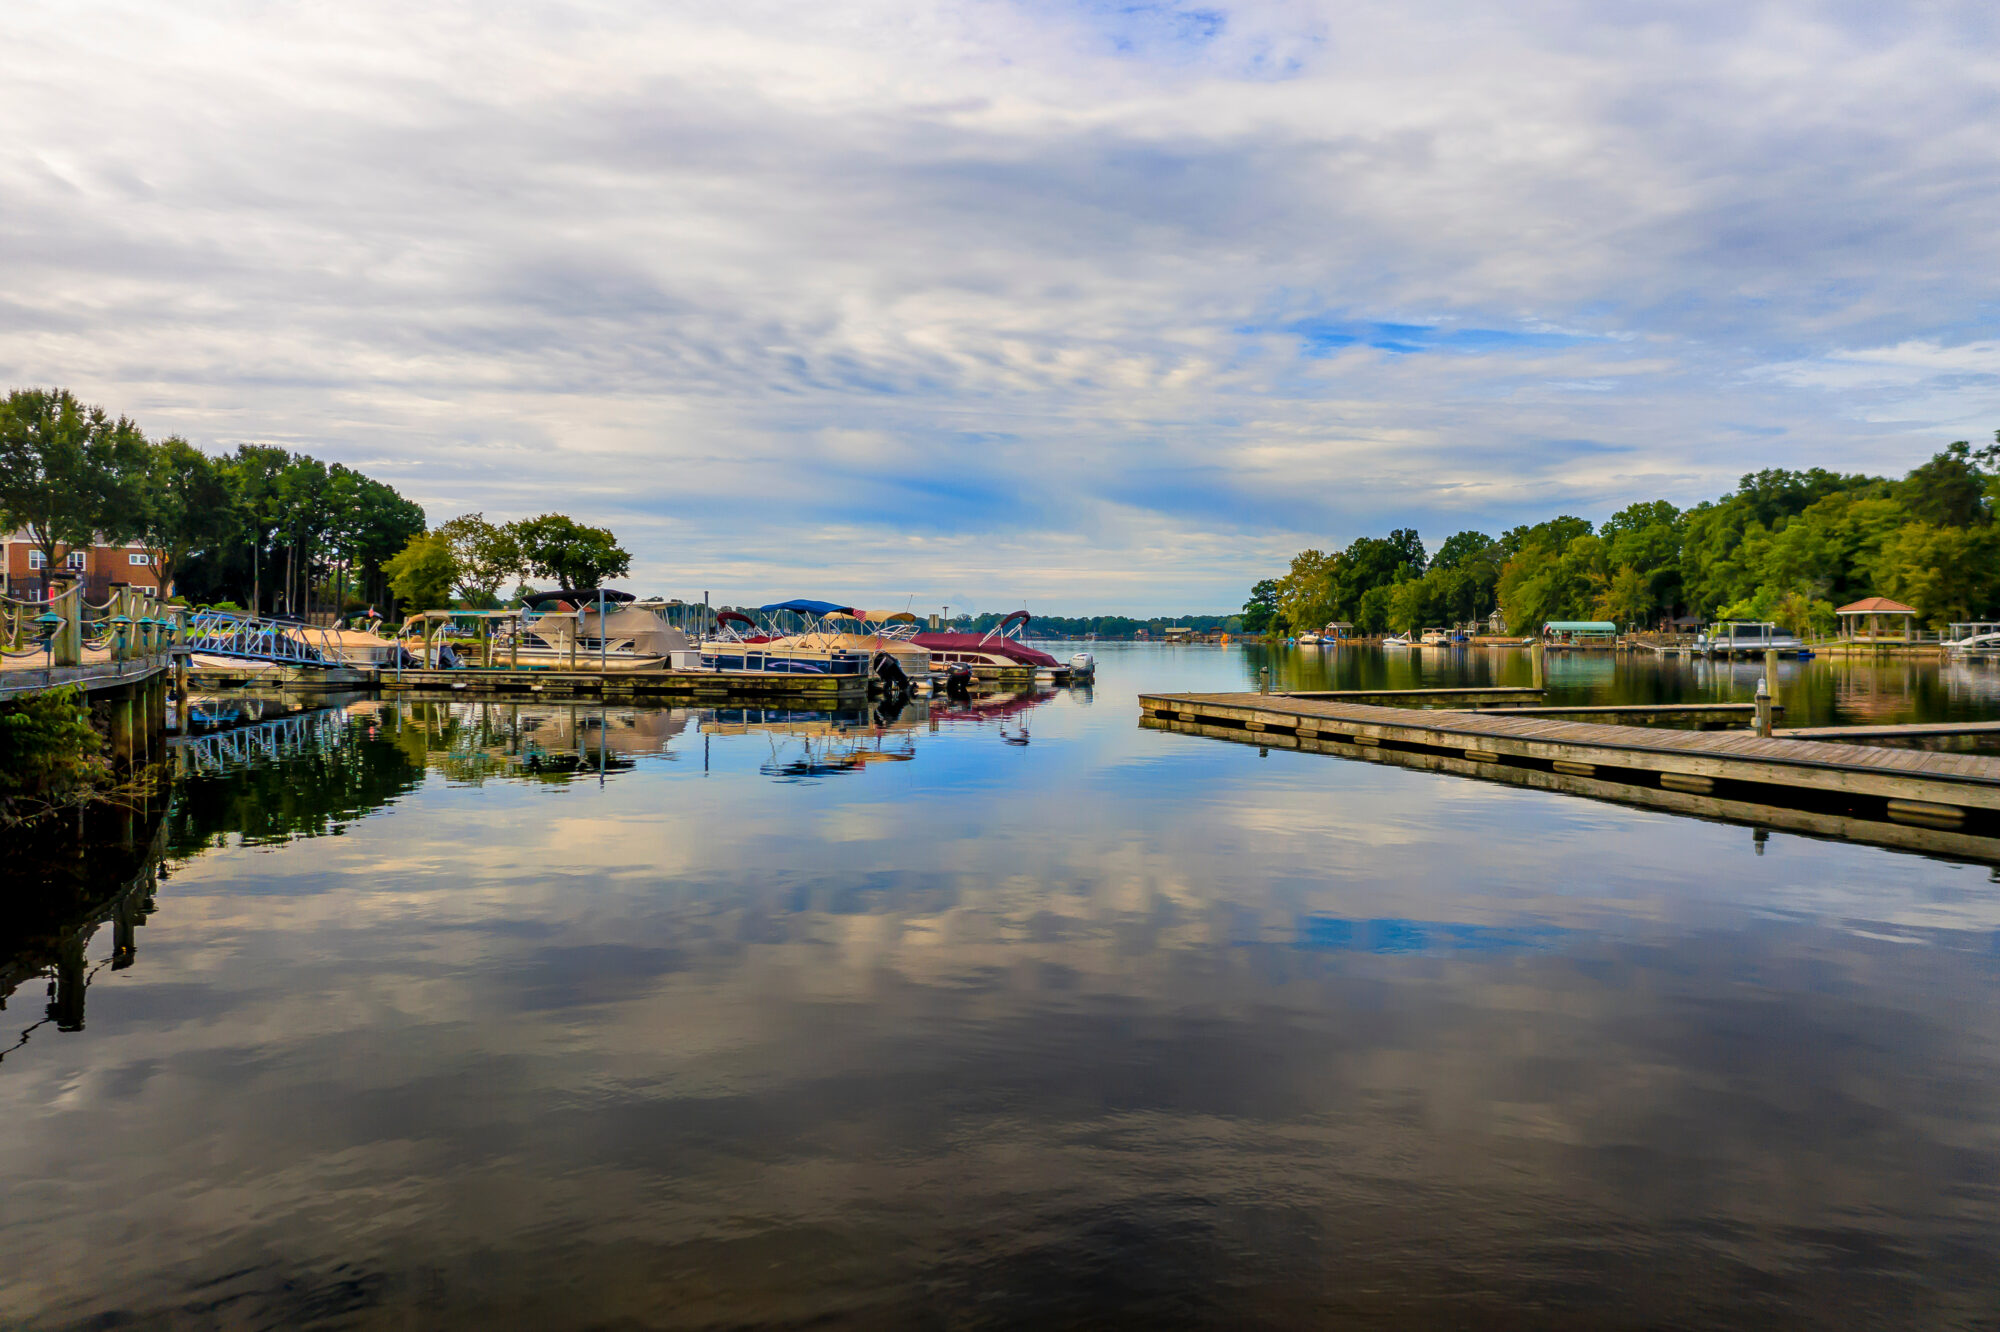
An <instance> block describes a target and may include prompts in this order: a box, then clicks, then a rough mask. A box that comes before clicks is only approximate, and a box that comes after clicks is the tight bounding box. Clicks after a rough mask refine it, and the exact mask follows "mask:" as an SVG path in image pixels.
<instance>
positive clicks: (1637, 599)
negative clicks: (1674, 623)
mask: <svg viewBox="0 0 2000 1332" xmlns="http://www.w3.org/2000/svg"><path fill="white" fill-rule="evenodd" d="M1658 604H1659V603H1658V602H1656V601H1654V600H1653V584H1652V580H1651V579H1649V578H1647V577H1646V575H1645V574H1644V573H1642V572H1641V571H1640V570H1638V569H1636V568H1634V567H1633V566H1631V565H1629V564H1628V565H1625V566H1624V567H1623V568H1621V569H1620V570H1619V571H1618V572H1617V573H1615V574H1613V575H1611V577H1610V579H1609V580H1608V581H1607V582H1606V583H1605V584H1604V588H1603V590H1602V591H1600V592H1599V593H1598V594H1597V600H1596V604H1595V606H1594V607H1593V609H1594V610H1595V611H1596V612H1597V618H1598V619H1600V620H1610V621H1611V622H1612V623H1614V624H1626V625H1633V624H1644V623H1645V622H1646V621H1647V620H1648V619H1649V618H1650V617H1651V616H1652V613H1653V608H1654V607H1655V606H1657V605H1658Z"/></svg>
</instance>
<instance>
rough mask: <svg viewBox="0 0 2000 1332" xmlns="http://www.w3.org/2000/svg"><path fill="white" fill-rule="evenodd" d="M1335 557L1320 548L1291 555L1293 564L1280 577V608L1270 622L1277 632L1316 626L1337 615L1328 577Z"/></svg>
mask: <svg viewBox="0 0 2000 1332" xmlns="http://www.w3.org/2000/svg"><path fill="white" fill-rule="evenodd" d="M1334 559H1335V557H1333V556H1329V555H1327V554H1325V553H1324V552H1322V551H1318V550H1302V551H1300V552H1299V553H1298V554H1296V555H1294V556H1292V567H1291V568H1290V569H1287V570H1286V571H1285V576H1284V577H1283V578H1280V579H1279V580H1278V587H1277V594H1278V609H1277V614H1276V615H1275V616H1274V617H1273V619H1272V620H1271V622H1270V629H1271V631H1272V632H1274V633H1284V632H1285V631H1287V630H1290V629H1316V628H1318V627H1319V626H1320V625H1322V624H1325V623H1326V622H1327V621H1328V620H1330V619H1332V618H1334V616H1333V611H1334V606H1333V596H1332V592H1333V588H1332V584H1331V583H1330V582H1329V581H1328V575H1329V573H1330V572H1331V570H1332V567H1333V562H1334Z"/></svg>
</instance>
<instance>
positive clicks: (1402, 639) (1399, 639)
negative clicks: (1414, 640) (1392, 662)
mask: <svg viewBox="0 0 2000 1332" xmlns="http://www.w3.org/2000/svg"><path fill="white" fill-rule="evenodd" d="M1382 646H1383V647H1385V648H1406V647H1409V646H1410V636H1409V635H1408V634H1390V635H1389V636H1388V637H1387V638H1384V639H1383V640H1382Z"/></svg>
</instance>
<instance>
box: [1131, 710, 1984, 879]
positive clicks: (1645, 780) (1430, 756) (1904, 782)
mask: <svg viewBox="0 0 2000 1332" xmlns="http://www.w3.org/2000/svg"><path fill="white" fill-rule="evenodd" d="M1139 702H1140V707H1141V708H1142V709H1143V710H1144V714H1145V717H1144V724H1146V725H1149V726H1156V727H1162V726H1163V727H1166V728H1169V729H1174V730H1184V731H1191V732H1193V733H1196V734H1201V735H1212V736H1216V737H1219V738H1226V739H1234V740H1240V741H1244V742H1246V743H1250V744H1257V745H1265V746H1272V747H1284V748H1296V749H1310V750H1315V751H1317V752H1321V753H1329V754H1340V755H1343V756H1347V757H1374V758H1382V759H1384V760H1393V761H1396V762H1405V763H1407V764H1408V765H1410V766H1418V767H1431V768H1436V769H1438V770H1441V771H1450V772H1459V771H1463V772H1468V773H1476V774H1478V775H1481V776H1489V777H1494V778H1496V779H1502V780H1509V781H1516V782H1520V783H1522V784H1527V785H1540V786H1550V787H1553V788H1555V789H1577V788H1576V783H1577V782H1578V781H1582V782H1584V783H1587V785H1588V787H1589V791H1588V793H1590V794H1615V795H1617V796H1618V798H1621V799H1628V800H1638V801H1639V802H1641V803H1647V804H1664V805H1668V806H1669V807H1673V808H1687V807H1689V806H1688V804H1687V802H1686V801H1685V800H1684V799H1681V797H1687V796H1699V797H1713V798H1714V799H1713V800H1712V801H1711V802H1710V803H1719V804H1727V805H1741V806H1744V807H1746V808H1750V807H1754V808H1756V809H1757V810H1759V811H1761V812H1760V813H1758V814H1756V815H1755V816H1754V817H1755V818H1757V819H1758V820H1759V821H1764V822H1772V821H1773V820H1774V818H1775V816H1774V815H1771V814H1770V811H1771V810H1773V809H1778V808H1789V809H1791V810H1793V811H1794V812H1795V813H1798V814H1800V815H1801V816H1803V815H1805V814H1807V813H1810V814H1811V816H1812V817H1814V818H1819V819H1824V818H1829V817H1830V818H1834V819H1836V820H1843V821H1850V822H1851V821H1855V820H1859V821H1861V822H1862V823H1867V824H1871V825H1872V824H1875V823H1881V822H1887V823H1897V822H1900V823H1907V824H1913V825H1920V826H1923V827H1926V828H1937V829H1943V830H1946V831H1949V832H1950V833H1951V834H1952V835H1954V836H1957V837H1960V838H1961V839H1963V840H1969V841H1971V842H1974V843H1977V844H1978V845H1980V846H1981V847H1984V848H1986V849H1985V850H1982V851H1979V852H1976V853H1974V852H1966V853H1967V854H1978V855H1980V856H1982V857H1984V856H1996V857H2000V840H1996V839H2000V759H1995V758H1986V757H1982V756H1978V755H1970V754H1948V753H1933V752H1927V751H1921V750H1895V749H1879V748H1871V747H1867V746H1858V745H1844V744H1828V743H1821V742H1817V741H1810V740H1797V739H1780V738H1769V739H1766V738H1761V737H1759V736H1757V735H1755V734H1753V733H1748V732H1742V731H1734V732H1709V731H1673V730H1657V729H1647V728H1642V727H1634V726H1612V725H1603V724H1597V723H1590V722H1575V721H1562V720H1557V719H1554V718H1549V717H1520V716H1509V715H1507V714H1506V713H1504V712H1481V713H1470V712H1450V711H1442V710H1438V711H1414V710H1410V709H1404V708H1388V707H1374V706H1368V705H1361V704H1349V703H1331V702H1323V701H1318V700H1309V699H1295V698H1283V697H1278V696H1273V695H1260V694H1146V695H1141V696H1140V700H1139ZM1557 779H1562V780H1557ZM1695 812H1702V813H1714V812H1717V811H1715V810H1711V809H1708V808H1706V807H1698V808H1695ZM1745 817H1751V816H1748V815H1746V816H1745ZM1841 835H1843V836H1849V835H1855V834H1853V833H1851V832H1848V831H1845V830H1843V831H1842V832H1841ZM1873 840H1890V839H1886V838H1875V839H1873Z"/></svg>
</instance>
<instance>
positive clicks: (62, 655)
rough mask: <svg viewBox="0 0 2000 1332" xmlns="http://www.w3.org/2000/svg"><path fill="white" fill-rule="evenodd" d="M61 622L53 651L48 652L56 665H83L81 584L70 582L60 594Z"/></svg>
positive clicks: (57, 629) (57, 628)
mask: <svg viewBox="0 0 2000 1332" xmlns="http://www.w3.org/2000/svg"><path fill="white" fill-rule="evenodd" d="M60 614H61V615H62V621H63V622H62V623H61V624H60V625H58V626H57V627H56V635H55V642H54V643H53V644H52V645H51V646H52V647H53V648H54V651H53V652H52V653H51V654H50V655H51V658H52V660H53V661H54V663H55V664H56V665H58V666H81V665H83V584H82V583H71V584H70V585H69V591H67V592H65V593H63V594H62V610H61V612H60Z"/></svg>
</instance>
